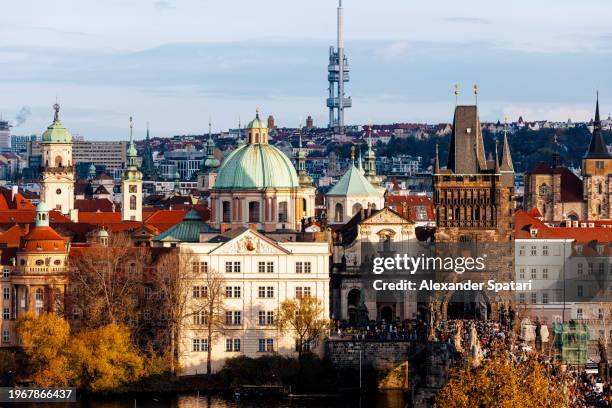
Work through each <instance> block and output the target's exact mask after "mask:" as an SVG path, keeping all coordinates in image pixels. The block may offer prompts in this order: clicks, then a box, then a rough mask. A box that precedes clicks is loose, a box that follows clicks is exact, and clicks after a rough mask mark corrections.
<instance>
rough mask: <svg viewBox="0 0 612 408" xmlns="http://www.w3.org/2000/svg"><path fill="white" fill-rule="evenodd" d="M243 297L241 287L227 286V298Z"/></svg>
mask: <svg viewBox="0 0 612 408" xmlns="http://www.w3.org/2000/svg"><path fill="white" fill-rule="evenodd" d="M241 296H242V290H241V288H240V286H226V287H225V297H226V298H234V299H239V298H240V297H241Z"/></svg>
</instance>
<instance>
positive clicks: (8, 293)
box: [2, 288, 11, 300]
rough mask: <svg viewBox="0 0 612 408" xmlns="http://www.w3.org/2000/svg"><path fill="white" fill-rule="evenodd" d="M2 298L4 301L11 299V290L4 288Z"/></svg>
mask: <svg viewBox="0 0 612 408" xmlns="http://www.w3.org/2000/svg"><path fill="white" fill-rule="evenodd" d="M2 297H3V298H4V299H5V300H8V299H10V298H11V288H4V289H2Z"/></svg>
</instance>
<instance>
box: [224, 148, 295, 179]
mask: <svg viewBox="0 0 612 408" xmlns="http://www.w3.org/2000/svg"><path fill="white" fill-rule="evenodd" d="M299 186H300V184H299V180H298V177H297V173H296V172H295V168H294V167H293V164H292V163H291V160H289V158H288V157H287V156H285V154H284V153H283V152H281V151H280V150H279V149H277V148H276V147H274V146H271V145H268V144H247V145H244V146H241V147H238V148H237V149H236V150H234V151H233V152H232V153H231V154H230V155H229V156H227V158H226V159H225V160H224V161H223V163H222V164H221V168H220V169H219V172H218V173H217V179H216V181H215V186H214V188H215V189H256V190H257V189H266V188H296V187H299Z"/></svg>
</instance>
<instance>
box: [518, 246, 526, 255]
mask: <svg viewBox="0 0 612 408" xmlns="http://www.w3.org/2000/svg"><path fill="white" fill-rule="evenodd" d="M519 256H525V246H524V245H521V246H520V247H519Z"/></svg>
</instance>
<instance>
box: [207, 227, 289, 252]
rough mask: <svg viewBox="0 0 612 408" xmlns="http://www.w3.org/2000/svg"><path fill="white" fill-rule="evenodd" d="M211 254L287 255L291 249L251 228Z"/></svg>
mask: <svg viewBox="0 0 612 408" xmlns="http://www.w3.org/2000/svg"><path fill="white" fill-rule="evenodd" d="M211 254H215V255H236V254H241V255H244V254H249V255H285V254H289V251H287V250H286V249H284V248H283V247H281V246H280V245H278V244H277V243H276V242H274V241H272V240H271V239H268V238H266V237H264V236H263V235H261V234H259V233H256V232H253V231H251V230H248V231H245V232H244V233H242V234H240V235H238V236H237V237H235V238H233V239H232V240H230V241H228V242H226V243H224V244H222V245H221V246H219V247H217V248H216V249H214V250H213V251H211Z"/></svg>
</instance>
